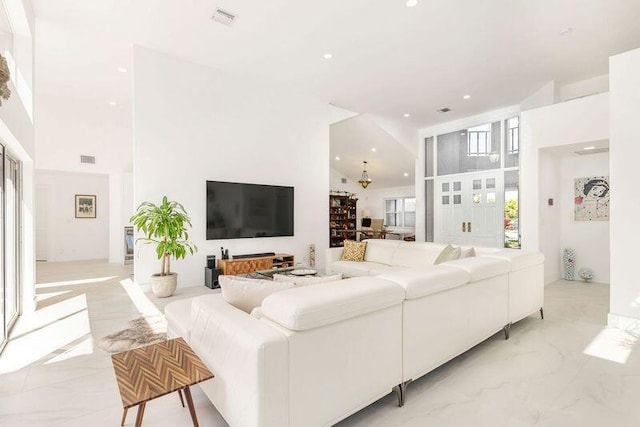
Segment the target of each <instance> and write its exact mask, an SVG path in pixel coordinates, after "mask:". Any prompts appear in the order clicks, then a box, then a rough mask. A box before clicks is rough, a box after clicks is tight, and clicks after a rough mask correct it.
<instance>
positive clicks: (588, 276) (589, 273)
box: [578, 267, 595, 282]
mask: <svg viewBox="0 0 640 427" xmlns="http://www.w3.org/2000/svg"><path fill="white" fill-rule="evenodd" d="M578 276H580V278H581V279H582V280H584V281H585V282H589V281H591V280H593V277H594V276H595V274H594V273H593V270H592V269H590V268H586V267H583V268H581V269H580V270H579V271H578Z"/></svg>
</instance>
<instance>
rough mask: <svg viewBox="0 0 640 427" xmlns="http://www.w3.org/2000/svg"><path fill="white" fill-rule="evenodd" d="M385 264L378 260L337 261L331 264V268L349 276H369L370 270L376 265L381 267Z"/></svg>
mask: <svg viewBox="0 0 640 427" xmlns="http://www.w3.org/2000/svg"><path fill="white" fill-rule="evenodd" d="M382 265H384V264H378V263H376V262H367V261H362V262H357V261H336V262H334V263H333V264H331V270H332V271H334V272H336V273H342V274H344V275H345V276H349V277H359V276H368V275H369V271H370V270H371V269H372V268H374V267H380V266H382Z"/></svg>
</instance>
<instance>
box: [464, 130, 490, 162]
mask: <svg viewBox="0 0 640 427" xmlns="http://www.w3.org/2000/svg"><path fill="white" fill-rule="evenodd" d="M489 154H491V123H487V124H485V125H482V126H476V127H473V128H469V129H467V156H488V155H489Z"/></svg>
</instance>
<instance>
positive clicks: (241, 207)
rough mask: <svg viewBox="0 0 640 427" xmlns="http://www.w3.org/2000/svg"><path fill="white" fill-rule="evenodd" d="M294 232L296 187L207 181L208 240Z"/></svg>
mask: <svg viewBox="0 0 640 427" xmlns="http://www.w3.org/2000/svg"><path fill="white" fill-rule="evenodd" d="M276 236H293V187H281V186H275V185H259V184H242V183H238V182H221V181H207V240H215V239H243V238H249V237H276Z"/></svg>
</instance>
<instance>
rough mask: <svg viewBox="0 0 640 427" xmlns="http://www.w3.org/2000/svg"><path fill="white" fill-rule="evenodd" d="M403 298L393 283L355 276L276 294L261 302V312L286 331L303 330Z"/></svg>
mask: <svg viewBox="0 0 640 427" xmlns="http://www.w3.org/2000/svg"><path fill="white" fill-rule="evenodd" d="M404 298H405V293H404V291H403V289H402V288H401V287H400V286H398V285H397V284H395V283H394V282H391V281H389V280H384V279H379V278H376V277H354V278H351V279H345V280H341V281H338V282H330V283H323V284H322V285H319V286H302V287H296V288H295V289H289V290H286V291H283V292H278V293H274V294H272V295H269V296H268V297H267V298H265V300H264V301H263V302H262V313H263V314H264V316H265V317H267V318H268V319H270V320H272V321H273V322H275V323H277V324H279V325H281V326H284V327H285V328H287V329H290V330H293V331H304V330H308V329H314V328H318V327H320V326H325V325H330V324H333V323H337V322H340V321H343V320H346V319H351V318H353V317H357V316H361V315H364V314H367V313H371V312H374V311H378V310H382V309H384V308H387V307H391V306H393V305H396V304H401V303H402V301H404Z"/></svg>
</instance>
